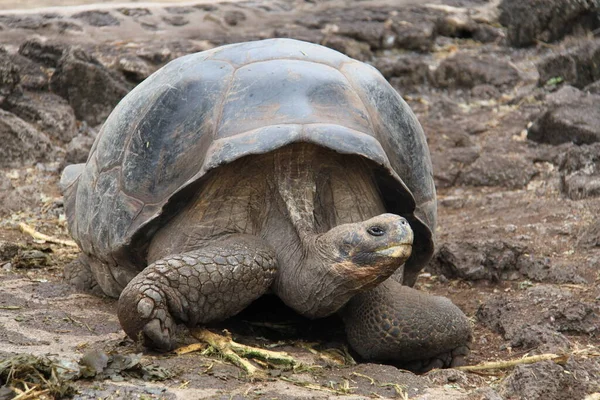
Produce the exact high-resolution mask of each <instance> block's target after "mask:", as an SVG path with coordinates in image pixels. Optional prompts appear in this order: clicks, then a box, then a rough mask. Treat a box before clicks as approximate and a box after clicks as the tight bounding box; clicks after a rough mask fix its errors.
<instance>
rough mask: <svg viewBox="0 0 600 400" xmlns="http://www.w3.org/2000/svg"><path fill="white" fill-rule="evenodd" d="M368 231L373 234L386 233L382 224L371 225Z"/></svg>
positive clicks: (381, 234) (380, 234)
mask: <svg viewBox="0 0 600 400" xmlns="http://www.w3.org/2000/svg"><path fill="white" fill-rule="evenodd" d="M367 233H368V234H369V235H372V236H383V235H385V230H384V229H383V228H382V227H380V226H371V227H370V228H369V229H367Z"/></svg>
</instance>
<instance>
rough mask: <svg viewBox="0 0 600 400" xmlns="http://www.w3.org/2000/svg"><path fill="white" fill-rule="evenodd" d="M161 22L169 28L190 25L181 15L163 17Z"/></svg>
mask: <svg viewBox="0 0 600 400" xmlns="http://www.w3.org/2000/svg"><path fill="white" fill-rule="evenodd" d="M162 20H163V22H164V23H165V24H168V25H171V26H183V25H187V24H189V23H190V20H189V19H187V18H186V17H184V16H183V15H165V16H164V17H162Z"/></svg>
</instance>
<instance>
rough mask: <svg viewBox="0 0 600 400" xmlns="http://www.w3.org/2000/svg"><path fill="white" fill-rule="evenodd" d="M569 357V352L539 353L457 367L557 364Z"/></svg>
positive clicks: (477, 369) (508, 366)
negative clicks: (541, 362)
mask: <svg viewBox="0 0 600 400" xmlns="http://www.w3.org/2000/svg"><path fill="white" fill-rule="evenodd" d="M568 359H569V355H568V354H562V355H558V354H551V353H548V354H539V355H535V356H529V357H523V358H519V359H516V360H508V361H493V362H486V363H482V364H478V365H465V366H462V367H456V368H455V369H458V370H460V371H483V370H488V369H506V368H511V367H515V366H517V365H523V364H533V363H536V362H540V361H554V362H555V363H557V364H565V363H566V362H567V360H568Z"/></svg>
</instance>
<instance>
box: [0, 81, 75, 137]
mask: <svg viewBox="0 0 600 400" xmlns="http://www.w3.org/2000/svg"><path fill="white" fill-rule="evenodd" d="M4 108H5V109H6V110H7V111H10V112H12V113H13V114H15V115H17V116H18V117H19V118H21V119H23V120H25V121H27V122H29V123H31V124H32V125H34V126H35V127H37V128H38V129H39V130H40V131H42V132H44V133H45V134H47V135H48V136H49V137H51V138H53V139H57V140H59V141H61V142H63V143H67V142H69V141H70V140H71V139H72V138H73V137H74V136H75V135H76V134H77V127H76V125H75V114H74V112H73V109H72V108H71V106H70V105H69V104H68V103H67V102H66V101H65V100H64V99H63V98H62V97H60V96H57V95H55V94H52V93H47V92H25V93H23V94H22V95H19V96H11V97H9V98H8V99H7V101H6V104H5V106H4Z"/></svg>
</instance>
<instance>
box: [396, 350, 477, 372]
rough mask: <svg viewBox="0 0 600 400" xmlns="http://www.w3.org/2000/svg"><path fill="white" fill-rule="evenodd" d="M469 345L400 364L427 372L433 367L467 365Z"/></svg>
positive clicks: (402, 366) (415, 370)
mask: <svg viewBox="0 0 600 400" xmlns="http://www.w3.org/2000/svg"><path fill="white" fill-rule="evenodd" d="M470 351H471V350H470V348H469V346H459V347H457V348H455V349H454V350H452V351H449V352H447V353H442V354H438V355H436V356H434V357H432V358H430V359H428V360H416V361H410V362H407V363H404V364H399V365H398V366H399V367H401V368H403V369H407V370H410V371H413V372H416V373H425V372H428V371H431V370H432V369H440V368H454V367H460V366H463V365H465V357H466V356H468V355H469V353H470Z"/></svg>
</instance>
